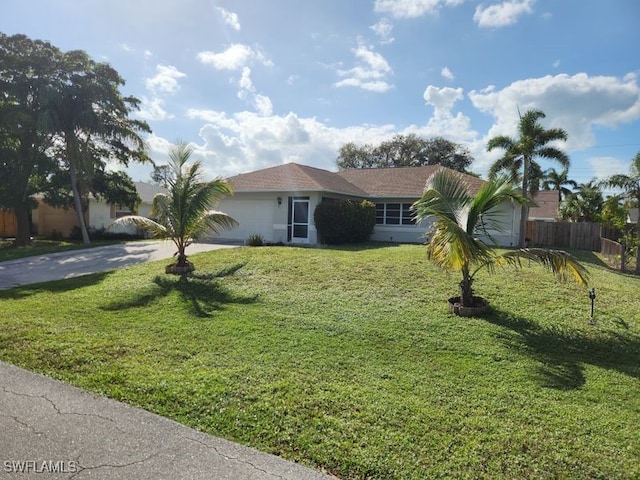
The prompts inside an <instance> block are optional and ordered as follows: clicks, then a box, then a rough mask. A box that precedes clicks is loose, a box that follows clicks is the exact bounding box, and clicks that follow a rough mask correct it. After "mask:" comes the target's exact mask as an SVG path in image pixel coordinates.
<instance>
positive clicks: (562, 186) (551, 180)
mask: <svg viewBox="0 0 640 480" xmlns="http://www.w3.org/2000/svg"><path fill="white" fill-rule="evenodd" d="M567 186H570V187H572V188H578V184H577V183H576V182H575V181H574V180H571V179H569V170H568V169H566V168H565V169H563V170H562V172H558V171H557V170H556V169H555V168H549V169H548V170H545V171H544V173H543V176H542V188H543V190H555V191H557V192H558V201H559V202H561V201H562V199H563V198H567V196H569V195H571V194H572V193H573V192H572V191H571V190H569V189H568V188H567Z"/></svg>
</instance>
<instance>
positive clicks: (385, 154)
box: [336, 134, 473, 173]
mask: <svg viewBox="0 0 640 480" xmlns="http://www.w3.org/2000/svg"><path fill="white" fill-rule="evenodd" d="M472 162H473V157H472V156H471V154H470V153H469V150H467V149H466V148H464V147H462V146H461V145H459V144H457V143H454V142H451V141H449V140H447V139H445V138H442V137H434V138H430V139H424V138H421V137H418V136H417V135H415V134H409V135H395V136H394V137H393V138H391V139H390V140H387V141H384V142H382V143H381V144H380V145H377V146H372V145H369V144H366V145H363V146H358V145H356V144H355V143H353V142H349V143H346V144H345V145H343V146H342V147H341V148H340V153H339V155H338V158H337V160H336V163H337V166H338V168H339V169H341V170H345V169H348V168H389V167H419V166H423V165H442V166H444V167H447V168H450V169H452V170H457V171H459V172H465V173H469V172H468V171H467V168H468V167H469V166H470V165H471V163H472Z"/></svg>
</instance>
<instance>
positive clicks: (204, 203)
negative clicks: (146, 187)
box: [110, 143, 238, 270]
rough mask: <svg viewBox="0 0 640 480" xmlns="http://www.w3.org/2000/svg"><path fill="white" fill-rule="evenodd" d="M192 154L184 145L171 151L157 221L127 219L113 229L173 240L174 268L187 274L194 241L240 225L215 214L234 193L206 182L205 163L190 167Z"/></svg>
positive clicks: (218, 181)
mask: <svg viewBox="0 0 640 480" xmlns="http://www.w3.org/2000/svg"><path fill="white" fill-rule="evenodd" d="M192 153H193V149H192V148H190V147H189V146H188V145H186V144H184V143H179V144H178V145H177V146H175V147H173V148H172V149H171V150H170V151H169V159H170V164H169V165H170V167H171V174H170V175H169V177H168V178H167V182H168V185H169V188H168V190H169V192H168V193H166V194H164V193H159V194H157V195H156V196H155V197H154V199H153V206H152V209H151V217H153V218H154V219H155V220H151V219H149V218H146V217H142V216H138V215H128V216H126V217H122V218H119V219H117V220H116V221H115V222H113V223H112V224H111V225H110V227H111V226H113V225H135V226H137V227H139V228H142V229H145V230H147V231H148V232H150V233H151V234H152V235H153V236H154V237H158V238H170V239H171V240H172V241H173V243H174V244H175V245H176V248H177V249H178V251H177V252H176V254H175V256H176V262H175V267H178V268H184V269H186V270H192V269H193V264H192V263H191V262H189V261H188V260H187V255H186V253H185V250H186V248H187V247H188V246H189V245H191V243H192V242H193V241H194V240H196V239H198V237H199V236H201V235H203V234H206V233H219V232H220V231H222V230H224V229H226V228H232V227H234V226H236V225H238V222H237V221H236V220H234V219H233V218H231V217H230V216H229V215H227V214H226V213H223V212H219V211H217V210H213V207H214V206H215V205H216V204H217V203H218V202H219V201H220V200H222V199H223V198H224V197H226V196H227V195H231V194H232V193H233V190H232V189H231V186H230V185H229V184H228V183H227V182H226V181H224V180H223V179H221V178H216V179H214V180H211V181H208V182H207V181H203V179H202V162H200V161H196V162H192V163H188V161H189V158H190V157H191V154H192Z"/></svg>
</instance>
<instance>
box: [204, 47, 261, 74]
mask: <svg viewBox="0 0 640 480" xmlns="http://www.w3.org/2000/svg"><path fill="white" fill-rule="evenodd" d="M197 58H198V60H199V61H200V62H202V63H204V64H205V65H211V66H212V67H213V68H215V69H216V70H241V69H242V68H243V67H245V66H246V65H248V64H250V63H251V62H252V61H254V60H255V61H258V62H260V63H262V64H263V65H265V66H267V67H271V66H273V62H272V61H271V60H269V59H267V58H266V57H265V56H264V55H263V54H262V52H260V51H258V50H255V49H253V48H251V47H250V46H248V45H243V44H240V43H234V44H233V45H231V46H230V47H229V48H227V49H226V50H225V51H223V52H219V53H215V52H209V51H204V52H200V53H198V55H197Z"/></svg>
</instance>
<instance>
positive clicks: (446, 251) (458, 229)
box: [413, 170, 588, 307]
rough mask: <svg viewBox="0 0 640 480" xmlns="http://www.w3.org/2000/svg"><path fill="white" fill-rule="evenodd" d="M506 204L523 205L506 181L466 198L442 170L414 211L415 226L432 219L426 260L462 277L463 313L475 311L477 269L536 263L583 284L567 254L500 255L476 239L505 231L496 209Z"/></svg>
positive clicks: (584, 276) (454, 178)
mask: <svg viewBox="0 0 640 480" xmlns="http://www.w3.org/2000/svg"><path fill="white" fill-rule="evenodd" d="M511 200H513V201H515V202H517V203H520V204H524V203H527V201H528V200H527V198H526V197H525V196H523V195H522V194H521V193H520V192H519V187H518V186H516V185H514V184H513V183H511V182H510V180H509V178H508V177H505V176H502V177H497V178H494V179H493V180H490V181H489V182H486V183H485V184H484V185H483V186H482V187H481V188H480V190H479V191H478V193H477V194H476V195H475V196H471V195H469V194H468V193H467V190H466V188H465V186H464V183H463V182H462V180H461V179H460V177H459V176H458V175H457V174H456V173H454V172H450V171H446V170H441V171H439V172H437V173H436V174H434V175H433V177H432V178H431V179H430V182H429V183H428V185H427V189H426V191H425V192H424V194H423V195H422V197H421V198H420V199H419V200H418V201H417V202H415V203H414V205H413V209H414V211H415V212H416V220H418V221H422V220H425V219H428V218H430V217H431V218H432V219H433V223H432V231H431V233H430V239H429V242H428V243H427V258H428V259H429V260H431V261H432V262H433V263H435V264H436V265H438V266H439V267H442V268H444V269H447V270H453V271H457V272H460V273H461V274H462V280H461V281H460V284H459V285H460V303H461V305H462V306H463V307H472V306H474V303H475V301H474V297H473V289H472V286H473V281H474V277H475V274H476V273H477V272H478V271H479V270H480V269H482V268H484V267H487V268H489V269H490V270H493V268H495V267H496V266H497V265H500V264H508V265H512V266H515V267H520V266H521V260H523V259H524V260H530V261H534V262H537V263H540V264H542V265H544V266H545V267H547V268H548V269H549V270H551V271H552V272H553V273H555V274H559V275H560V276H566V275H567V274H571V275H572V276H573V277H574V278H575V279H576V280H577V281H578V283H580V284H586V281H587V277H588V273H587V271H586V269H585V268H584V267H583V266H582V265H581V264H580V263H578V262H577V261H576V260H575V259H574V258H573V257H572V256H571V255H569V254H568V253H566V252H563V251H559V250H546V249H539V248H527V249H519V250H512V251H509V252H507V253H505V254H502V255H499V254H498V253H496V250H495V249H493V248H491V245H488V244H486V243H485V242H484V241H483V240H481V239H480V238H479V236H478V234H484V236H485V237H486V238H488V239H489V240H490V242H491V243H495V242H494V241H493V239H492V237H491V236H490V235H489V233H488V232H489V231H499V232H500V231H504V225H502V222H501V219H500V214H499V209H498V207H499V206H500V205H501V204H502V203H503V202H507V201H511ZM472 269H473V270H472Z"/></svg>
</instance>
